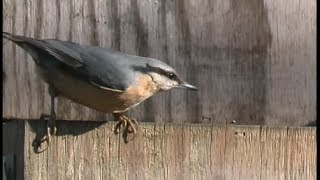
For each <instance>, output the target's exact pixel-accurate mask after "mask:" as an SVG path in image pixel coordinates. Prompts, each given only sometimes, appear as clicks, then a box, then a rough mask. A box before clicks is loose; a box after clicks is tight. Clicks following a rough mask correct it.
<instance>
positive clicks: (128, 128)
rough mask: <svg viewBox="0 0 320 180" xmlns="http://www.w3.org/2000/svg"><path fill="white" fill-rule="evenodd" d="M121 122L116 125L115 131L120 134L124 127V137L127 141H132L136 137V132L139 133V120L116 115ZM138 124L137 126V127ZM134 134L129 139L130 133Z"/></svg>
mask: <svg viewBox="0 0 320 180" xmlns="http://www.w3.org/2000/svg"><path fill="white" fill-rule="evenodd" d="M115 117H116V118H117V119H116V120H118V121H119V122H118V123H117V125H116V126H115V129H114V131H115V133H116V134H119V133H120V131H121V129H122V128H124V129H123V137H124V139H125V142H126V143H127V142H129V141H132V140H133V139H134V138H135V134H136V133H137V129H136V127H138V122H137V121H136V120H135V119H130V118H128V117H126V116H124V115H119V116H115ZM135 126H136V127H135ZM129 133H130V134H132V135H133V137H132V138H130V140H128V134H129Z"/></svg>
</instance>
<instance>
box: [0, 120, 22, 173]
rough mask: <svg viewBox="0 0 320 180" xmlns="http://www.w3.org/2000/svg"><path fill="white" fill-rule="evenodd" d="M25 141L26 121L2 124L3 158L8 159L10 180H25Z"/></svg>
mask: <svg viewBox="0 0 320 180" xmlns="http://www.w3.org/2000/svg"><path fill="white" fill-rule="evenodd" d="M25 139H26V137H25V121H20V120H13V121H6V122H3V123H2V144H3V145H2V157H4V158H5V157H8V161H9V162H8V164H7V165H8V166H9V167H8V168H9V175H8V176H7V178H9V179H10V178H14V179H24V174H23V173H24V168H25V167H24V163H25V161H24V160H25V156H26V154H28V153H27V152H26V151H25V149H24V145H25ZM6 159H7V158H6Z"/></svg>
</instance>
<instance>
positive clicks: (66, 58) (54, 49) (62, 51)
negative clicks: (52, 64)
mask: <svg viewBox="0 0 320 180" xmlns="http://www.w3.org/2000/svg"><path fill="white" fill-rule="evenodd" d="M44 47H45V49H46V51H47V52H48V53H49V54H51V55H52V56H54V57H55V58H57V60H59V61H60V62H62V63H65V64H67V65H69V66H72V67H73V68H78V67H81V66H83V65H84V61H83V60H82V59H81V57H80V56H79V53H74V52H72V51H70V50H68V49H66V48H63V47H59V46H53V45H52V44H50V43H46V44H45V45H44Z"/></svg>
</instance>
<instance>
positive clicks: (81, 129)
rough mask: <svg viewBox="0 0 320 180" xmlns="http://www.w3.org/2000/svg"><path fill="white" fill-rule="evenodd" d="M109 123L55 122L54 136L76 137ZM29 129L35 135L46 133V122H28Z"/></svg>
mask: <svg viewBox="0 0 320 180" xmlns="http://www.w3.org/2000/svg"><path fill="white" fill-rule="evenodd" d="M108 122H110V121H59V120H57V121H56V127H57V133H56V136H65V135H73V136H78V135H81V134H84V133H87V132H89V131H92V130H94V129H96V128H99V127H100V126H102V125H104V124H106V123H108ZM28 124H29V127H30V129H31V131H32V132H34V133H35V134H36V135H40V136H41V135H45V134H46V133H47V122H46V121H39V120H30V121H28Z"/></svg>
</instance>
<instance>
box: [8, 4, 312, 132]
mask: <svg viewBox="0 0 320 180" xmlns="http://www.w3.org/2000/svg"><path fill="white" fill-rule="evenodd" d="M3 7H4V8H3V15H4V17H3V20H4V22H3V28H4V31H7V32H10V33H14V34H19V35H27V36H31V37H36V38H57V39H61V40H70V41H73V42H78V43H81V44H92V45H99V46H103V47H111V48H113V49H116V50H121V51H123V52H127V53H130V54H134V55H141V56H147V57H153V58H158V59H161V60H163V61H165V62H167V63H169V64H171V65H172V66H173V67H175V68H176V69H177V71H178V72H179V73H180V74H181V75H182V77H183V78H185V79H186V80H187V81H189V82H190V83H193V84H195V85H197V86H198V87H199V89H200V90H199V91H198V92H196V93H195V92H186V91H183V90H173V91H170V92H164V93H161V94H158V95H156V96H155V97H153V98H151V99H149V100H147V101H146V102H144V103H142V104H141V105H140V106H138V107H137V108H135V109H133V110H131V111H130V112H129V113H130V115H132V116H133V117H135V118H137V119H138V120H140V121H156V122H182V121H184V122H196V123H207V122H208V119H210V120H211V121H209V123H217V124H219V123H226V122H231V121H232V120H235V121H236V122H237V123H238V124H260V125H290V126H299V125H305V124H307V123H309V122H311V121H314V120H315V119H316V118H315V117H316V108H315V107H316V1H315V0H295V1H290V3H288V2H287V1H286V0H278V1H274V0H261V1H256V0H202V1H200V2H198V1H193V0H177V1H167V0H161V1H157V0H148V1H145V0H121V1H115V0H79V1H59V0H58V1H52V0H43V1H36V0H28V1H26V0H25V1H21V0H4V1H3ZM3 63H4V75H5V79H4V82H3V83H4V101H3V104H4V108H3V110H4V117H5V118H7V119H10V118H20V119H37V118H39V116H40V114H41V113H43V112H49V96H48V95H47V93H46V90H47V88H46V85H44V83H42V82H41V81H40V80H39V78H38V77H37V76H35V73H34V71H33V67H34V63H33V61H32V60H31V58H30V56H28V55H27V54H26V53H25V52H24V51H23V50H22V49H21V48H19V47H17V46H14V45H12V43H5V44H4V56H3ZM58 101H59V102H58V103H57V104H58V105H57V109H58V118H60V119H66V120H72V119H80V120H106V119H110V117H111V116H107V115H104V114H102V113H98V112H96V111H94V110H90V109H88V108H85V107H82V106H80V105H77V104H75V103H71V102H70V101H69V100H65V99H63V98H60V99H59V100H58ZM202 117H209V118H202Z"/></svg>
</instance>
